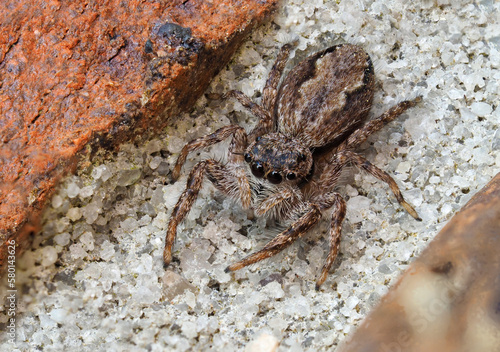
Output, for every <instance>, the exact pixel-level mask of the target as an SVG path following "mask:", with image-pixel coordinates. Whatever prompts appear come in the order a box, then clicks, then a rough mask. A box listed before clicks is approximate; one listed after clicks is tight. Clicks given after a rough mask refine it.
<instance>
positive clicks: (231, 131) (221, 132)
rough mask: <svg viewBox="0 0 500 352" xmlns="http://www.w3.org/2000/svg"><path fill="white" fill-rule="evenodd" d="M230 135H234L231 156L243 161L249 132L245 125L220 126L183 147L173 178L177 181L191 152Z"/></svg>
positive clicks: (230, 149) (230, 150)
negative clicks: (247, 132)
mask: <svg viewBox="0 0 500 352" xmlns="http://www.w3.org/2000/svg"><path fill="white" fill-rule="evenodd" d="M229 136H233V140H232V142H231V146H230V148H229V158H230V161H231V159H233V160H234V159H241V161H243V156H242V155H243V151H244V150H245V148H246V146H247V134H246V132H245V129H244V128H243V127H240V126H238V125H230V126H225V127H222V128H219V129H218V130H217V131H215V132H214V133H211V134H209V135H206V136H203V137H200V138H197V139H195V140H192V141H191V142H189V143H188V144H186V145H185V146H184V148H182V150H181V152H180V153H179V157H178V158H177V162H176V163H175V167H174V170H173V171H172V180H174V181H176V180H177V179H178V178H179V176H180V174H181V169H182V165H184V163H185V162H186V159H187V156H188V154H189V153H190V152H193V151H196V150H199V149H202V148H205V147H208V146H211V145H213V144H216V143H219V142H221V141H223V140H224V139H226V138H228V137H229Z"/></svg>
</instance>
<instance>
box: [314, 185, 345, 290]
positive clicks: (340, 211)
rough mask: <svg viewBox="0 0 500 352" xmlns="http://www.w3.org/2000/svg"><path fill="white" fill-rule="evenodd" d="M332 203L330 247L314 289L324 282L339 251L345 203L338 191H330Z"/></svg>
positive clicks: (317, 288)
mask: <svg viewBox="0 0 500 352" xmlns="http://www.w3.org/2000/svg"><path fill="white" fill-rule="evenodd" d="M330 197H331V198H332V201H333V205H332V208H333V209H332V218H331V220H330V233H329V238H330V248H329V252H328V255H327V257H326V260H325V264H324V265H323V268H322V269H321V274H320V276H319V277H318V280H317V281H316V291H318V290H319V287H320V286H321V285H322V284H323V282H325V280H326V278H327V276H328V272H329V271H330V268H331V267H332V265H333V263H334V262H335V259H336V258H337V254H338V252H339V247H340V238H341V236H342V223H343V221H344V218H345V214H346V203H345V200H344V198H342V196H341V195H340V194H338V193H332V194H331V196H330Z"/></svg>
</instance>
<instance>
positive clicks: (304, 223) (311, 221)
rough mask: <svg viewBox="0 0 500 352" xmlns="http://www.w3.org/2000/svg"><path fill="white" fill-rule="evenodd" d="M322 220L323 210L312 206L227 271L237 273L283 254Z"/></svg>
mask: <svg viewBox="0 0 500 352" xmlns="http://www.w3.org/2000/svg"><path fill="white" fill-rule="evenodd" d="M320 219H321V209H320V207H318V206H317V205H314V204H310V205H309V209H308V211H307V212H306V213H305V214H304V215H302V216H301V217H300V218H299V219H298V220H296V221H295V222H294V223H293V224H292V225H291V226H290V227H289V228H288V229H286V230H285V231H283V232H282V233H280V234H279V235H278V236H276V237H275V238H274V239H272V240H271V241H270V242H268V243H267V244H266V245H265V246H264V248H262V249H261V250H260V251H258V252H255V253H253V254H251V255H249V256H248V257H246V258H244V259H242V260H240V261H239V262H237V263H234V264H232V265H230V266H228V267H227V268H226V269H225V271H226V272H230V271H235V270H239V269H241V268H244V267H245V266H248V265H250V264H254V263H257V262H259V261H261V260H263V259H266V258H269V257H272V256H273V255H275V254H277V253H279V252H281V251H282V250H283V249H285V248H286V247H288V246H289V245H291V244H292V243H293V242H294V241H295V240H296V239H297V238H299V237H300V236H302V235H303V234H305V233H306V232H307V231H309V230H310V229H311V228H312V227H313V226H314V225H316V224H317V223H318V221H319V220H320Z"/></svg>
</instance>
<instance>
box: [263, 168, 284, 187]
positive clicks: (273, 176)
mask: <svg viewBox="0 0 500 352" xmlns="http://www.w3.org/2000/svg"><path fill="white" fill-rule="evenodd" d="M267 179H268V180H269V182H271V183H273V184H275V185H277V184H278V183H281V180H282V179H283V178H282V177H281V174H280V173H279V172H276V171H271V172H270V173H269V175H267Z"/></svg>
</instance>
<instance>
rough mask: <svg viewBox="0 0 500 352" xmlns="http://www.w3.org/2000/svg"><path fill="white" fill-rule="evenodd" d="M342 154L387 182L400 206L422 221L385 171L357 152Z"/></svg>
mask: <svg viewBox="0 0 500 352" xmlns="http://www.w3.org/2000/svg"><path fill="white" fill-rule="evenodd" d="M342 154H343V156H344V157H346V158H347V159H348V160H349V161H351V162H353V163H354V165H356V166H358V167H359V168H361V169H363V170H365V171H366V172H368V173H369V174H370V175H372V176H374V177H376V178H378V179H379V180H381V181H383V182H385V183H387V184H388V185H389V187H390V189H391V191H392V193H394V196H395V197H396V199H397V201H398V203H399V204H401V206H402V207H403V208H404V209H405V210H406V211H407V212H408V213H409V214H410V215H411V216H413V217H414V218H415V220H418V221H422V219H421V218H420V217H419V216H418V214H417V212H416V211H415V209H413V207H412V206H411V205H410V204H409V203H408V202H406V201H405V199H404V198H403V194H402V193H401V190H400V189H399V187H398V185H397V184H396V181H394V179H393V178H392V177H391V176H390V175H389V174H388V173H387V172H385V171H383V170H381V169H379V168H378V167H376V166H375V165H373V164H372V163H371V162H369V161H368V160H367V159H366V158H364V157H362V156H361V155H359V154H356V153H354V152H352V151H344V152H343V153H342Z"/></svg>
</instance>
